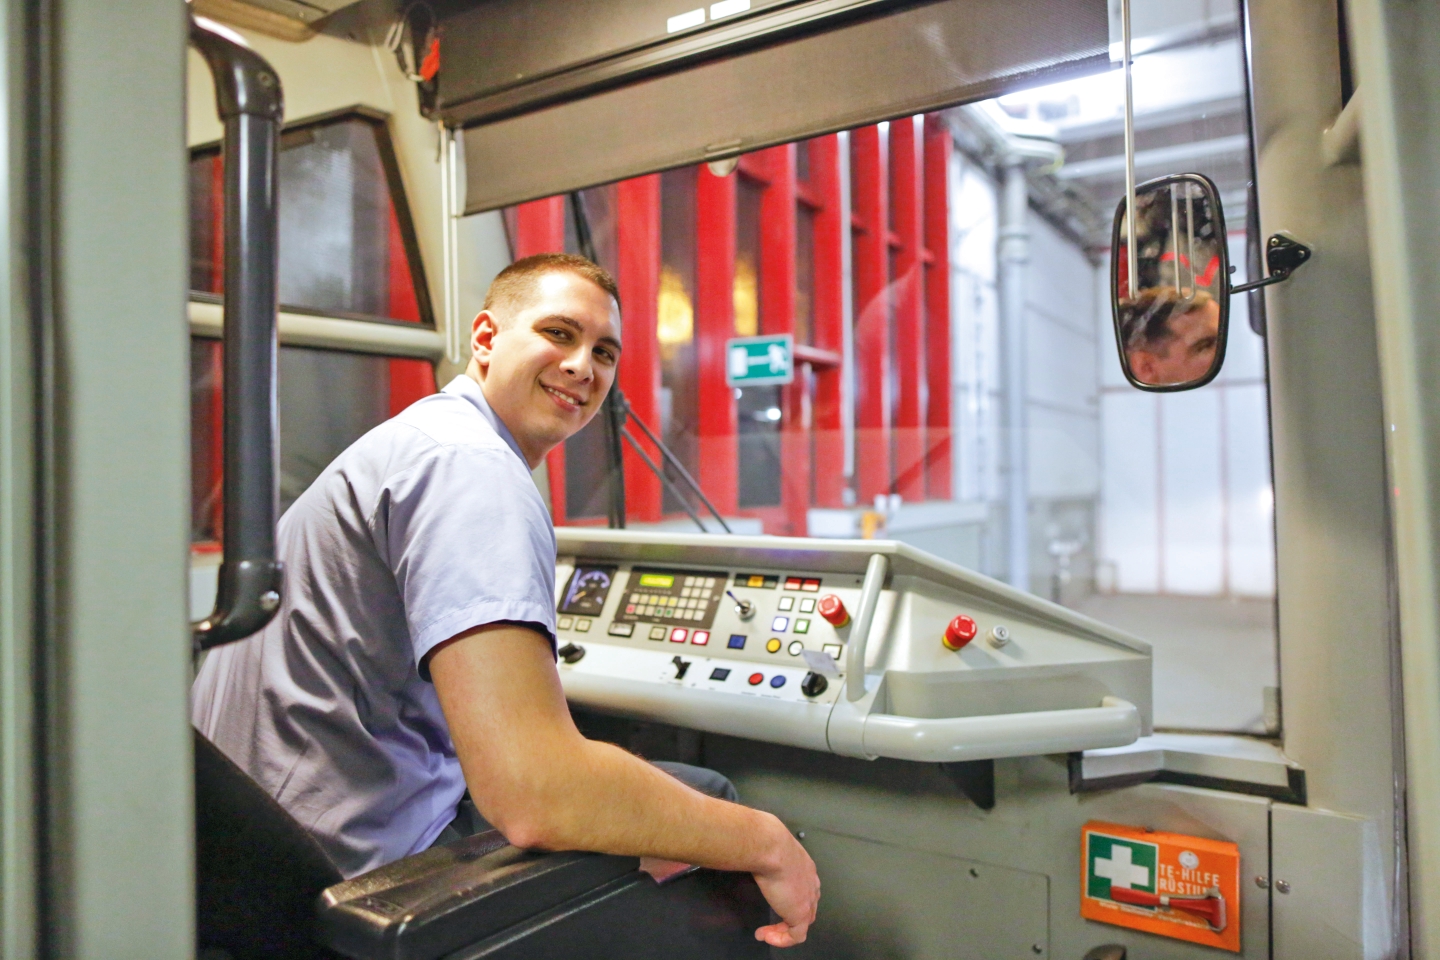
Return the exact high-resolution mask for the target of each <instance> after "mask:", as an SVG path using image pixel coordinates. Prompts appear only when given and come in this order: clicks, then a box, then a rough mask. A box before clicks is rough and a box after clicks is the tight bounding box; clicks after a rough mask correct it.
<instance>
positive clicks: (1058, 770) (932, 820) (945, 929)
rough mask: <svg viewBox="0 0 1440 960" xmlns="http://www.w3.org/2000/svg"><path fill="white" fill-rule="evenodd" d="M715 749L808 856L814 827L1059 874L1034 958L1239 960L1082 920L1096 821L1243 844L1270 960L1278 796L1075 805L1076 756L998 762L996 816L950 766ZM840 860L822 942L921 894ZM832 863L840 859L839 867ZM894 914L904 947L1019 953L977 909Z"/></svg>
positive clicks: (1095, 799)
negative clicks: (1085, 852) (978, 919)
mask: <svg viewBox="0 0 1440 960" xmlns="http://www.w3.org/2000/svg"><path fill="white" fill-rule="evenodd" d="M702 748H703V756H704V759H705V764H706V765H707V766H710V767H712V768H714V769H716V770H719V771H720V772H722V773H724V774H726V775H727V776H729V777H730V778H731V779H732V780H733V781H734V782H735V786H736V788H737V789H738V790H739V791H740V796H741V797H742V798H743V800H744V801H745V803H747V804H749V805H751V806H754V807H758V808H759V809H762V810H768V811H770V812H771V813H774V814H775V815H777V816H779V817H780V818H781V820H783V821H784V822H785V824H786V826H788V827H790V828H791V829H792V830H799V831H803V832H804V834H805V841H804V842H805V843H806V845H807V846H809V844H810V838H811V836H813V835H814V834H813V833H812V831H817V830H823V831H826V832H827V833H832V834H837V835H840V836H845V837H853V838H857V839H860V840H866V841H871V842H872V843H875V844H886V845H890V846H893V847H898V848H902V849H904V850H906V851H911V850H914V851H924V853H925V855H929V856H934V857H937V858H944V857H956V858H964V859H965V860H968V861H972V862H974V861H978V862H979V863H980V864H982V866H977V867H976V871H977V872H978V873H980V879H984V878H985V877H986V875H987V874H986V871H985V867H984V866H983V865H984V864H989V865H991V866H992V869H993V868H996V867H999V868H1005V869H1007V870H1013V871H1024V872H1025V873H1026V874H1040V875H1044V876H1047V877H1048V878H1049V909H1048V911H1047V912H1048V918H1049V929H1048V934H1049V943H1048V950H1047V951H1046V952H1045V953H1044V954H1039V955H1037V954H1034V953H1031V954H1029V956H1031V957H1035V956H1050V957H1055V958H1057V960H1078V958H1080V957H1083V956H1084V955H1085V953H1086V951H1088V950H1089V949H1091V948H1092V947H1095V946H1098V945H1100V944H1106V943H1119V944H1125V945H1127V946H1128V947H1129V951H1130V953H1129V955H1130V956H1131V957H1137V958H1144V960H1214V958H1216V957H1222V956H1227V955H1226V954H1224V953H1222V952H1220V951H1216V950H1215V949H1213V948H1211V947H1207V946H1201V945H1199V944H1194V943H1186V942H1184V941H1179V940H1170V939H1166V938H1163V937H1158V936H1153V935H1151V934H1146V933H1140V932H1138V931H1135V930H1127V929H1124V928H1122V927H1114V926H1110V925H1108V924H1102V923H1096V922H1094V921H1091V920H1084V919H1082V918H1081V917H1080V828H1081V826H1082V825H1083V824H1084V823H1085V822H1086V821H1089V820H1104V821H1109V822H1113V823H1122V824H1129V825H1132V826H1137V827H1149V828H1152V829H1155V830H1170V831H1174V832H1177V833H1186V834H1192V835H1195V836H1201V837H1209V838H1212V839H1217V840H1229V841H1232V842H1234V843H1237V844H1239V846H1240V870H1241V876H1242V877H1243V878H1245V882H1244V883H1242V884H1241V885H1240V909H1239V911H1238V922H1239V924H1240V933H1241V952H1240V954H1239V956H1241V957H1244V958H1245V960H1270V936H1269V934H1270V922H1269V920H1270V917H1269V895H1268V893H1267V892H1266V891H1264V890H1261V889H1260V888H1258V887H1257V886H1256V885H1255V883H1254V882H1253V880H1252V879H1250V878H1252V877H1253V876H1254V875H1255V874H1257V873H1264V872H1265V870H1266V867H1267V866H1268V862H1269V841H1270V829H1269V817H1268V812H1269V810H1270V807H1271V804H1270V802H1269V801H1268V800H1264V799H1262V798H1258V797H1246V796H1240V795H1238V794H1233V793H1221V792H1219V791H1214V790H1200V789H1195V788H1192V787H1178V786H1169V785H1164V786H1162V785H1156V784H1146V785H1144V786H1139V787H1130V788H1125V789H1120V790H1106V791H1103V792H1100V793H1095V794H1086V795H1079V796H1075V795H1071V794H1070V793H1069V790H1068V784H1067V777H1066V769H1065V763H1064V759H1063V758H1057V757H1032V758H1026V759H1020V760H998V761H996V763H995V807H994V809H992V810H988V811H985V810H980V809H979V808H977V807H976V806H975V805H974V804H972V803H971V802H970V801H969V800H967V799H966V798H965V797H964V796H963V794H961V792H960V790H959V789H958V788H957V787H956V786H955V784H954V783H953V782H952V781H951V780H950V779H949V778H948V777H947V776H946V775H945V773H944V772H943V771H942V770H941V768H940V767H939V766H938V765H936V764H920V763H908V762H904V761H891V760H876V761H873V762H871V761H865V760H850V759H845V758H840V757H828V756H824V755H822V754H818V753H813V752H810V751H801V750H793V749H786V748H783V747H771V746H768V745H765V744H756V743H752V742H749V741H743V740H732V739H730V738H728V737H713V736H707V737H705V739H704V742H703V744H702ZM822 844H825V841H824V840H822ZM828 854H829V847H828V844H825V845H822V846H821V847H820V848H819V849H818V854H817V856H816V857H815V859H816V862H817V865H818V866H819V868H820V883H821V899H820V912H819V916H818V918H817V920H816V922H815V925H814V926H813V927H812V928H811V934H810V935H811V937H813V938H815V939H816V942H817V943H818V942H821V938H828V937H829V936H830V933H829V932H827V928H835V927H839V928H842V929H843V928H846V927H849V928H852V929H853V926H854V923H853V921H852V920H850V919H849V918H847V917H846V916H845V915H844V909H850V905H851V904H855V903H863V901H864V897H866V896H868V895H869V894H870V891H872V890H876V889H880V890H883V889H886V888H888V887H889V885H890V884H894V885H896V887H897V888H900V889H913V888H910V887H909V883H910V881H909V880H908V879H907V877H906V872H907V869H908V867H907V865H906V864H907V861H906V860H904V859H903V858H895V859H889V858H886V859H884V860H873V861H871V863H870V866H871V872H870V873H869V874H868V875H866V874H865V873H864V872H863V869H864V868H863V866H861V865H855V864H850V865H844V864H842V865H840V866H838V867H835V866H832V865H831V863H829V862H828ZM822 855H824V856H826V857H827V859H826V860H825V861H822V860H821V856H822ZM973 879H975V878H971V877H969V875H968V871H967V872H966V874H965V876H963V877H961V878H960V880H961V882H962V883H964V882H965V881H967V880H973ZM959 889H960V890H965V891H966V893H965V896H969V895H970V894H969V893H968V889H973V888H966V887H960V888H959ZM1011 889H1013V888H1011ZM979 896H981V897H983V896H984V895H983V894H979ZM927 898H928V895H927ZM962 900H963V897H961V896H959V895H957V896H956V897H955V898H954V901H953V902H954V905H955V907H956V909H957V911H958V910H959V909H961V901H962ZM986 903H987V905H988V906H989V907H990V909H992V910H993V911H994V912H995V914H996V917H995V918H992V920H993V919H998V920H1000V921H1001V922H1007V921H1008V922H1010V923H1012V924H1015V925H1016V926H1017V927H1021V926H1023V925H1025V924H1028V923H1030V922H1031V920H1032V918H1033V916H1034V914H1035V908H1034V907H1033V906H1031V903H1030V901H1029V900H1028V899H1027V898H1024V897H1021V898H1020V899H1018V900H1016V901H1015V902H1014V903H1010V904H1007V903H1004V902H998V901H993V900H988V899H987V900H986ZM842 908H843V909H842ZM860 909H862V910H863V909H865V908H864V907H861V908H860ZM888 917H889V923H888V927H887V928H883V933H882V934H881V935H882V936H884V937H885V939H886V940H888V941H890V942H895V941H899V942H900V943H901V944H905V943H911V944H928V943H933V942H935V941H934V938H936V937H949V938H950V942H951V943H952V945H953V948H954V950H955V955H956V956H967V955H974V954H973V953H967V952H966V951H975V953H979V955H980V956H985V957H987V958H988V957H1006V956H1015V954H1012V953H1005V952H1002V951H1000V950H996V951H994V952H993V953H988V954H986V953H982V952H980V951H979V950H978V949H977V948H979V947H983V944H979V943H972V942H970V941H971V932H970V928H969V927H968V926H967V925H966V922H965V921H969V919H970V915H969V914H968V913H966V914H960V913H958V912H957V913H956V914H955V915H954V917H953V919H952V917H951V916H949V915H947V914H946V913H944V912H943V911H930V910H927V909H923V908H918V907H917V908H910V909H906V908H903V907H902V908H900V909H897V910H896V911H895V912H893V913H890V914H889V915H888ZM981 929H993V927H986V928H981ZM827 942H828V941H827ZM1027 949H1028V946H1027ZM816 955H820V956H827V955H828V954H825V953H823V952H819V953H817V954H816ZM862 955H863V956H866V957H876V958H899V957H910V956H912V954H910V953H909V952H907V951H906V950H905V949H903V948H902V949H898V950H892V951H888V952H887V951H885V950H883V949H875V950H871V951H870V952H868V953H864V954H862ZM1316 956H1317V957H1318V956H1323V955H1321V954H1317V955H1316Z"/></svg>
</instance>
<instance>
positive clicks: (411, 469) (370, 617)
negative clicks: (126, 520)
mask: <svg viewBox="0 0 1440 960" xmlns="http://www.w3.org/2000/svg"><path fill="white" fill-rule="evenodd" d="M471 345H472V349H473V355H472V357H471V360H470V365H469V367H468V369H467V370H466V373H465V375H463V376H460V377H457V378H455V380H454V381H452V382H451V383H450V384H449V385H448V386H446V387H445V389H444V390H443V391H441V392H440V393H438V394H436V395H434V396H432V397H427V398H426V399H424V400H421V401H420V402H418V403H416V404H414V405H412V406H411V407H410V408H409V409H407V410H405V411H404V412H403V413H401V414H400V415H399V416H397V417H395V418H393V419H391V420H389V421H387V422H385V423H383V424H381V425H380V426H378V427H376V428H375V429H374V430H372V431H370V432H369V433H367V434H366V435H365V436H363V437H361V438H360V439H359V440H357V441H356V442H355V443H354V444H353V445H352V446H351V447H350V448H349V449H347V450H346V451H345V452H344V453H343V454H341V455H340V456H339V457H337V458H336V460H335V462H334V463H332V464H331V465H330V466H329V467H327V468H326V469H325V471H324V472H323V473H322V474H321V475H320V476H319V477H318V478H317V479H316V480H315V482H314V484H312V485H311V486H310V488H309V489H308V490H306V491H305V493H304V494H302V495H301V497H300V498H299V499H298V500H296V502H295V504H294V506H292V507H291V508H290V509H289V510H288V511H286V513H285V516H284V517H282V518H281V521H280V526H279V531H278V547H279V553H280V559H281V560H282V561H283V562H284V563H285V566H286V570H285V592H284V602H283V604H282V607H281V610H280V612H279V614H278V615H277V616H276V618H275V620H274V621H273V622H272V623H271V624H270V625H269V626H268V627H266V629H265V630H264V631H262V632H261V633H260V634H259V635H258V636H256V637H253V638H251V639H250V640H248V641H246V642H243V643H237V644H231V645H229V646H226V647H220V648H217V649H216V650H214V651H212V652H211V653H210V654H209V655H208V657H207V658H206V661H205V663H204V665H203V667H202V668H201V671H200V674H199V676H198V677H197V678H196V681H195V687H194V703H193V708H192V715H193V719H194V722H195V725H196V726H197V727H198V728H199V729H200V730H201V732H202V733H204V734H205V735H206V736H208V737H209V738H210V739H211V740H212V741H213V742H214V743H215V744H216V745H217V746H218V747H220V749H221V750H223V751H224V752H225V753H226V754H227V755H228V756H230V758H231V759H233V760H234V761H235V762H236V763H237V764H239V765H240V766H241V767H242V768H244V769H245V770H246V771H248V772H249V773H250V775H251V776H252V777H254V778H255V779H256V780H257V781H258V782H259V783H260V784H261V785H262V786H264V787H265V788H266V789H267V790H268V791H269V792H270V793H271V795H272V796H274V797H275V799H276V800H277V801H278V802H279V803H280V804H281V805H282V806H283V807H285V808H286V809H287V810H288V811H289V812H290V813H291V815H292V816H294V817H295V818H296V820H298V821H299V822H300V823H301V824H303V825H304V826H305V827H306V828H307V829H308V830H310V832H311V833H312V834H314V836H315V837H316V839H317V840H319V841H320V844H321V846H322V847H324V848H325V850H326V852H327V853H329V855H330V857H331V859H332V860H334V861H335V864H336V866H338V867H339V868H340V870H341V871H342V872H343V873H344V874H345V875H346V876H353V875H355V874H358V873H362V872H364V871H365V870H368V869H371V868H373V867H377V866H380V865H381V864H384V863H388V862H390V861H392V860H396V859H399V858H400V857H404V856H407V855H409V854H412V853H417V852H419V851H421V850H424V849H426V848H428V847H430V846H431V845H433V844H434V843H436V842H437V841H441V842H443V841H444V840H445V839H446V838H447V837H451V836H454V835H456V834H457V833H458V834H462V835H463V833H464V832H466V830H467V829H473V828H474V819H475V818H473V817H469V816H468V815H467V813H466V808H465V807H463V806H461V800H462V797H463V796H464V795H465V792H466V788H467V787H468V788H469V794H470V797H471V798H472V799H473V802H474V805H475V807H476V808H477V809H478V814H479V817H480V818H483V820H484V821H487V822H488V823H490V824H494V825H495V827H496V828H497V829H499V830H500V831H501V832H502V833H503V834H504V835H505V836H506V838H507V839H509V840H510V842H512V843H514V844H516V845H517V846H521V847H529V848H539V849H546V850H594V851H599V852H602V853H615V854H623V855H630V856H641V857H653V858H657V859H660V860H669V861H678V862H681V863H694V864H699V865H701V866H706V867H713V868H716V869H720V870H737V871H746V872H749V873H752V874H753V875H754V876H755V879H756V881H757V882H758V883H759V885H760V889H761V891H762V892H763V893H764V894H765V897H766V898H767V899H768V900H769V901H770V905H771V906H772V907H773V908H774V910H775V912H776V913H777V914H778V915H779V916H780V918H781V919H780V922H778V923H775V924H770V925H768V926H765V927H762V928H760V929H759V930H757V931H756V936H757V937H759V938H760V939H762V940H764V941H766V942H767V943H769V944H771V945H773V946H779V947H784V946H790V945H792V944H795V943H799V942H801V941H803V940H804V939H805V936H806V932H807V930H808V928H809V925H810V923H811V922H812V921H813V920H814V917H815V908H816V904H817V902H818V900H819V896H820V882H819V879H818V877H817V876H816V873H815V866H814V864H813V863H812V862H811V861H810V858H809V856H808V855H807V854H806V853H805V851H804V849H803V848H802V847H801V846H800V845H799V843H797V842H796V840H795V838H794V837H792V836H791V835H790V833H789V831H788V830H786V829H785V827H784V825H782V824H781V823H780V821H779V820H777V819H776V818H775V817H773V816H771V815H769V814H767V813H762V812H760V811H757V810H751V809H749V808H747V807H743V806H740V805H739V804H736V803H731V802H727V801H726V800H723V799H717V798H715V797H713V796H707V795H706V794H705V793H702V792H700V791H698V790H696V789H692V788H691V787H689V786H686V785H685V784H684V783H682V782H680V780H678V779H676V778H675V777H674V776H671V775H670V774H668V773H666V772H664V771H662V770H660V769H659V768H657V767H656V766H653V765H651V764H649V763H646V762H644V761H643V760H640V759H638V758H637V757H635V756H633V755H631V754H629V753H626V752H625V751H623V750H621V749H619V748H617V747H615V746H612V745H610V744H605V743H599V742H596V741H592V740H587V739H585V737H583V736H582V735H581V734H580V732H579V731H578V730H577V729H576V728H575V725H574V723H573V722H572V720H571V718H570V713H569V709H568V707H567V706H566V703H565V696H564V692H563V691H562V689H561V687H560V679H559V675H558V673H557V671H556V667H555V654H554V630H555V602H554V598H555V584H554V579H555V534H554V529H553V528H552V527H551V524H550V518H549V515H548V513H547V512H546V510H545V505H544V503H543V501H542V500H541V499H540V494H539V491H538V490H537V489H536V488H535V485H534V483H533V481H532V480H531V477H530V471H531V470H533V469H534V468H535V467H537V466H538V465H539V464H540V462H541V461H542V460H543V459H544V457H545V454H546V453H548V452H549V451H550V450H551V449H553V448H554V447H555V446H556V445H557V444H559V443H561V442H563V441H564V440H565V439H566V438H567V437H570V436H572V435H573V434H574V433H575V432H576V431H578V430H579V429H580V428H581V427H583V426H585V424H586V423H588V422H589V420H590V418H591V417H593V416H594V415H595V412H596V411H597V410H598V409H599V407H600V404H601V402H602V401H603V400H604V399H605V395H606V393H607V392H608V391H609V389H610V386H611V384H612V383H614V380H615V371H616V365H617V363H618V362H619V359H620V352H621V344H620V308H619V303H618V296H617V294H616V289H615V282H614V280H613V279H612V278H611V277H610V275H609V274H607V273H606V272H605V271H603V270H601V269H600V268H599V267H597V266H595V265H594V264H593V263H591V262H590V261H588V260H585V259H583V258H580V257H571V256H566V255H560V254H545V255H541V256H538V257H530V258H527V259H525V260H521V261H518V262H517V263H514V264H512V265H511V266H509V267H507V268H506V269H505V270H504V271H502V272H501V273H500V275H499V276H498V277H496V279H495V282H494V283H493V284H492V285H491V288H490V292H489V294H488V295H487V297H486V301H485V309H484V310H483V311H482V312H481V313H480V315H479V316H477V317H476V318H475V322H474V329H473V336H472V341H471ZM712 792H713V791H712ZM467 825H468V827H467Z"/></svg>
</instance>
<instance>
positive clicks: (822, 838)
mask: <svg viewBox="0 0 1440 960" xmlns="http://www.w3.org/2000/svg"><path fill="white" fill-rule="evenodd" d="M803 842H804V844H805V849H806V850H807V851H808V852H809V854H810V856H811V858H813V859H814V861H815V867H816V869H817V870H818V871H819V873H820V876H821V877H822V878H823V879H822V880H821V883H823V884H824V885H825V896H824V899H823V901H822V902H823V903H824V906H823V907H822V908H821V914H820V918H819V919H818V920H817V921H816V923H815V926H814V927H813V928H812V931H813V932H812V933H811V936H810V938H809V939H808V940H807V941H806V942H805V943H804V944H803V945H802V946H799V947H796V948H794V949H793V950H788V951H786V955H787V956H790V955H793V956H795V957H799V958H806V957H825V958H826V960H851V958H855V960H861V958H872V957H904V958H905V960H1000V958H1013V960H1022V958H1027V960H1035V958H1037V957H1047V956H1052V954H1051V953H1050V951H1049V946H1050V929H1049V928H1050V922H1049V921H1050V910H1049V907H1050V881H1049V878H1048V877H1046V876H1045V875H1044V874H1043V873H1031V872H1028V871H1024V870H1016V869H1013V868H1011V867H997V866H995V865H994V864H989V863H982V862H980V861H978V860H966V859H962V858H960V857H953V856H945V855H943V854H937V853H934V852H932V851H929V850H917V849H913V848H907V847H903V846H896V845H894V844H889V843H879V842H876V841H874V840H862V839H858V838H856V837H847V836H844V835H842V834H838V833H831V832H830V831H828V830H814V829H812V830H807V831H805V839H804V841H803Z"/></svg>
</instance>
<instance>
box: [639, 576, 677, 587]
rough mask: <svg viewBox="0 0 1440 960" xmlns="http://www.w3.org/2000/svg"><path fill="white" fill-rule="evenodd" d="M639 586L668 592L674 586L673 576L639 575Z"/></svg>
mask: <svg viewBox="0 0 1440 960" xmlns="http://www.w3.org/2000/svg"><path fill="white" fill-rule="evenodd" d="M640 586H642V587H659V588H660V589H662V590H669V589H670V588H671V587H673V586H675V575H674V574H672V573H642V574H640Z"/></svg>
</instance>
